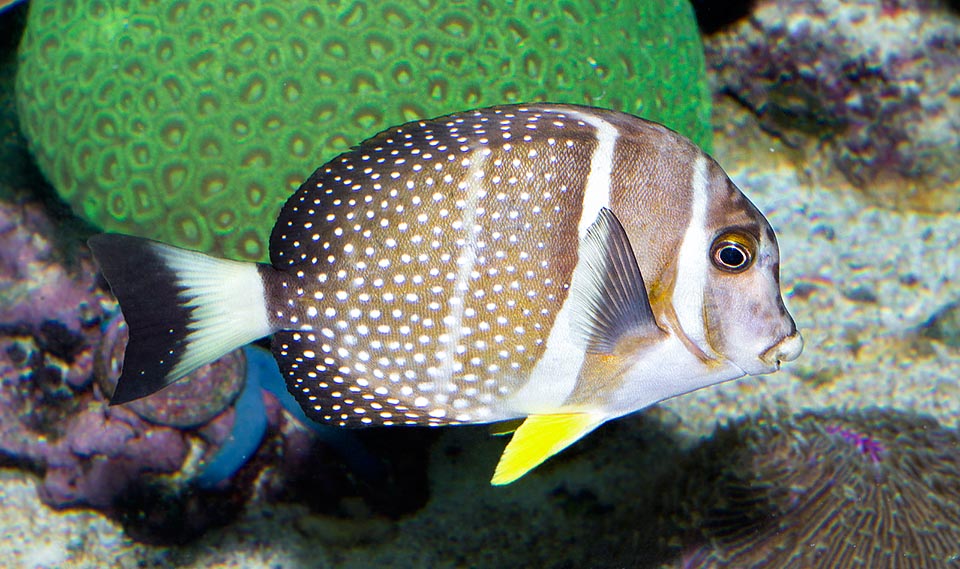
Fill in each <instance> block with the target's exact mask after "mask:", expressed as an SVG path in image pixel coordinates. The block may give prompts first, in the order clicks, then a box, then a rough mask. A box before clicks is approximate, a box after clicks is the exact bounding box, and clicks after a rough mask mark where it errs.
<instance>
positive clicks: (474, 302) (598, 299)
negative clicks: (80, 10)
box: [90, 104, 803, 484]
mask: <svg viewBox="0 0 960 569" xmlns="http://www.w3.org/2000/svg"><path fill="white" fill-rule="evenodd" d="M90 246H91V247H92V248H93V251H94V254H95V256H96V258H97V260H98V262H99V264H100V266H101V268H102V270H103V273H104V275H105V276H106V278H107V280H108V281H109V283H110V285H111V288H112V289H113V291H114V293H115V294H116V295H117V297H118V299H119V301H120V306H121V309H122V311H123V314H124V317H125V318H126V320H127V322H128V324H129V326H130V343H129V346H128V347H127V352H126V359H125V362H124V368H123V375H122V377H121V378H120V382H119V384H118V386H117V389H116V392H115V393H114V394H113V398H112V400H111V402H112V403H123V402H125V401H130V400H132V399H136V398H139V397H143V396H146V395H149V394H151V393H153V392H155V391H157V390H159V389H161V388H162V387H164V386H166V385H168V384H170V383H172V382H174V381H176V380H177V379H179V378H181V377H183V376H184V375H186V374H187V373H189V372H190V371H191V370H194V369H196V368H197V367H199V366H200V365H202V364H204V363H206V362H209V361H211V360H213V359H215V358H217V357H219V356H221V355H223V354H224V353H226V352H228V351H229V350H232V349H234V348H236V347H238V346H241V345H243V344H245V343H247V342H250V341H252V340H256V339H257V338H260V337H262V336H267V335H271V334H272V335H273V353H274V356H275V357H276V359H277V362H278V363H279V365H280V369H281V371H282V373H283V374H284V376H285V378H286V381H287V386H288V388H289V389H290V391H291V392H292V393H293V394H294V395H295V396H296V398H297V400H298V401H299V402H300V404H301V405H302V406H303V409H304V411H305V412H306V414H307V415H308V416H309V417H310V418H312V419H314V420H316V421H320V422H324V423H331V424H335V425H341V426H344V427H363V426H368V425H370V426H374V425H450V424H462V423H490V422H496V421H505V420H511V419H520V418H523V419H525V420H524V422H523V423H522V425H521V426H520V427H519V428H518V429H517V430H516V432H515V433H514V435H513V438H512V440H511V441H510V443H509V444H508V446H507V448H506V450H505V451H504V454H503V457H502V458H501V460H500V463H499V465H498V466H497V469H496V473H495V474H494V478H493V483H494V484H506V483H509V482H511V481H513V480H515V479H517V478H519V477H520V476H522V475H523V474H524V473H526V472H527V471H529V470H530V469H532V468H533V467H535V466H537V465H538V464H540V463H541V462H543V461H544V460H546V459H547V458H548V457H550V456H551V455H553V454H555V453H557V452H559V451H560V450H562V449H563V448H565V447H567V446H568V445H570V444H572V443H573V442H574V441H576V440H578V439H579V438H581V437H583V436H584V435H586V434H587V433H589V432H590V431H592V430H593V429H595V428H597V426H599V425H600V424H602V423H603V422H605V421H607V420H610V419H613V418H616V417H620V416H622V415H625V414H627V413H632V412H634V411H637V410H639V409H643V408H645V407H648V406H650V405H652V404H654V403H657V402H658V401H662V400H664V399H667V398H670V397H674V396H676V395H680V394H682V393H687V392H690V391H693V390H695V389H700V388H702V387H705V386H708V385H712V384H715V383H719V382H723V381H727V380H731V379H734V378H737V377H741V376H743V375H748V374H749V375H756V374H764V373H770V372H773V371H775V370H777V369H778V368H779V366H780V364H781V362H783V361H788V360H792V359H794V358H796V357H797V356H798V355H799V354H800V351H801V349H802V346H803V342H802V340H801V337H800V334H799V333H798V331H797V328H796V326H795V324H794V321H793V319H792V318H791V316H790V314H789V313H788V312H787V310H786V308H785V307H784V305H783V301H782V299H781V296H780V289H779V263H780V259H779V250H778V247H777V241H776V237H775V235H774V232H773V229H771V227H770V224H769V223H768V222H767V220H766V219H765V218H764V216H763V214H761V213H760V212H759V211H758V210H757V208H756V207H754V206H753V204H751V203H750V201H749V200H748V199H747V198H746V197H745V196H744V195H743V194H742V193H741V192H740V190H739V189H737V187H736V186H735V185H734V184H733V182H731V181H730V179H729V178H728V177H727V176H726V174H725V173H724V172H723V170H721V168H720V167H719V166H718V165H717V163H716V162H715V161H714V160H713V159H711V158H710V157H709V156H707V155H706V154H704V153H703V152H702V151H701V150H699V149H698V148H697V147H696V146H694V145H693V144H692V143H691V142H690V141H688V140H687V139H686V138H684V137H682V136H680V135H678V134H677V133H675V132H673V131H671V130H669V129H667V128H665V127H663V126H660V125H658V124H655V123H651V122H649V121H646V120H642V119H639V118H637V117H634V116H631V115H627V114H623V113H619V112H614V111H608V110H602V109H596V108H589V107H580V106H572V105H559V104H530V105H511V106H501V107H493V108H488V109H480V110H474V111H466V112H462V113H457V114H453V115H449V116H445V117H441V118H437V119H433V120H424V121H417V122H411V123H408V124H404V125H402V126H398V127H395V128H391V129H389V130H386V131H384V132H382V133H380V134H378V135H377V136H375V137H373V138H371V139H369V140H367V141H365V142H363V143H361V144H360V145H359V146H358V147H356V148H354V149H353V150H350V151H348V152H346V153H344V154H342V155H340V156H338V157H336V158H334V159H333V160H331V161H330V162H328V163H327V164H326V165H324V166H321V167H320V168H319V169H318V170H317V171H316V172H314V173H313V175H312V176H310V178H309V179H308V180H307V181H306V182H304V184H303V185H302V186H301V187H300V188H299V189H298V190H297V191H296V193H294V194H293V196H291V197H290V199H289V200H288V201H287V203H286V205H284V207H283V209H282V210H281V212H280V216H279V218H278V219H277V223H276V225H275V226H274V228H273V233H272V235H271V236H270V261H271V262H270V264H269V265H268V264H260V265H258V264H252V263H240V262H234V261H227V260H222V259H215V258H212V257H208V256H205V255H203V254H200V253H195V252H190V251H185V250H182V249H178V248H175V247H172V246H169V245H164V244H160V243H156V242H153V241H147V240H143V239H139V238H135V237H128V236H121V235H111V234H104V235H99V236H95V237H93V238H92V239H91V240H90Z"/></svg>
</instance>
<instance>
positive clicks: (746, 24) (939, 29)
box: [705, 0, 960, 212]
mask: <svg viewBox="0 0 960 569" xmlns="http://www.w3.org/2000/svg"><path fill="white" fill-rule="evenodd" d="M705 47H706V53H707V65H708V69H709V70H710V71H712V80H713V81H714V82H715V85H714V91H715V92H719V93H721V94H724V95H727V96H730V97H732V98H734V99H735V100H736V101H737V102H738V103H740V104H742V105H744V106H746V107H747V108H749V109H750V110H751V111H752V112H753V113H755V114H756V115H757V116H758V117H759V119H760V123H761V125H762V126H763V127H764V128H766V129H767V130H770V131H772V132H774V133H776V134H778V135H780V136H781V137H782V138H783V139H784V141H785V142H787V143H788V144H791V145H793V146H803V145H806V144H809V145H810V146H811V147H812V148H813V150H812V151H813V152H818V153H821V152H822V153H823V154H824V155H825V156H827V157H828V159H827V160H826V162H827V163H828V164H829V169H836V170H838V171H839V172H840V173H842V174H843V175H844V176H845V177H846V178H847V179H849V180H850V181H851V182H852V183H853V184H854V185H856V186H857V187H859V188H860V189H861V190H863V192H864V194H865V195H866V196H868V197H869V198H870V200H872V202H873V203H876V204H879V205H883V206H886V207H890V208H895V209H900V208H903V207H906V208H910V209H914V210H918V211H930V212H955V211H960V153H958V152H957V145H958V143H960V83H958V82H957V77H958V76H960V57H957V53H958V52H960V15H958V14H957V13H956V11H955V10H953V9H950V8H948V6H947V5H946V4H944V3H943V2H939V1H936V0H884V1H881V2H876V1H858V2H847V1H841V0H761V1H759V2H757V3H756V5H755V7H754V8H753V11H752V13H751V14H750V15H749V16H748V17H745V18H742V19H740V20H738V21H736V22H734V23H732V24H729V25H727V26H725V27H722V28H721V29H720V30H719V31H717V32H716V33H714V34H712V35H711V36H710V37H709V38H708V39H707V41H706V46H705ZM808 141H809V142H808Z"/></svg>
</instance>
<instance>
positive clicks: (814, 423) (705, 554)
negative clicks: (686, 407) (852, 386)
mask: <svg viewBox="0 0 960 569" xmlns="http://www.w3.org/2000/svg"><path fill="white" fill-rule="evenodd" d="M688 460H689V463H687V464H686V465H685V466H684V471H688V472H689V473H690V474H688V475H687V477H686V478H687V479H686V480H685V482H684V483H682V484H679V485H677V486H671V488H673V489H674V494H673V497H674V498H675V499H677V500H678V501H679V502H680V503H681V504H682V506H681V507H680V508H679V509H678V510H674V511H673V512H674V513H673V514H671V516H672V519H673V520H674V523H676V525H677V526H678V527H680V528H681V531H680V537H675V538H674V547H675V548H676V549H678V550H679V559H678V561H677V563H676V564H675V565H672V566H673V567H682V568H683V569H705V568H726V567H730V568H733V567H736V568H738V569H739V568H751V567H777V568H787V569H789V568H798V569H799V568H805V567H830V568H833V569H848V568H853V567H858V568H859V567H863V568H867V567H904V568H928V567H929V568H934V567H947V566H953V565H950V564H951V563H952V564H957V563H960V434H958V433H957V432H956V431H954V430H951V429H945V428H943V427H941V426H940V425H939V424H938V423H937V422H936V421H934V420H933V419H931V418H928V417H923V416H918V415H914V414H909V413H905V412H898V411H895V410H891V409H872V410H867V411H863V412H840V411H818V412H807V413H803V414H800V415H796V416H793V417H786V416H776V417H774V416H769V415H765V416H762V417H759V418H753V419H748V420H744V421H741V422H739V423H737V424H734V425H732V426H730V427H729V428H726V429H721V430H720V431H719V432H718V433H717V435H715V436H714V437H713V438H712V439H710V440H708V441H706V442H705V443H704V444H703V445H701V446H700V447H699V448H697V449H695V450H694V451H693V452H692V453H691V455H690V456H689V457H688ZM674 535H676V534H674ZM679 544H682V546H680V545H679Z"/></svg>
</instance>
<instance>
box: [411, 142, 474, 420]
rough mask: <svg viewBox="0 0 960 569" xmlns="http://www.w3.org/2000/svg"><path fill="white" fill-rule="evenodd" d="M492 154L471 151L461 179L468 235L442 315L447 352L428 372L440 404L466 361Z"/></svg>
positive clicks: (463, 225)
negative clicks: (467, 318)
mask: <svg viewBox="0 0 960 569" xmlns="http://www.w3.org/2000/svg"><path fill="white" fill-rule="evenodd" d="M489 155H490V149H489V148H486V147H483V148H481V149H479V150H476V151H474V152H473V153H471V155H470V158H469V160H470V166H469V168H467V173H466V175H464V177H463V179H462V180H461V181H460V189H461V191H463V192H464V194H465V196H464V200H463V202H464V204H463V207H462V208H461V209H460V215H461V218H460V227H461V228H462V230H463V232H464V235H465V237H464V239H463V243H462V244H461V245H460V254H459V256H458V257H457V280H456V281H455V282H454V284H453V291H452V292H451V293H450V298H449V300H448V301H447V306H448V308H449V312H447V315H446V316H445V317H444V318H443V324H444V332H445V334H444V339H445V341H443V342H441V345H442V346H443V350H444V351H445V352H446V355H445V358H444V360H443V362H441V363H440V365H438V366H436V367H434V368H430V370H429V371H428V374H429V375H430V379H431V380H433V383H434V390H433V391H434V396H433V398H434V402H435V403H437V404H440V405H442V404H445V403H446V402H447V399H448V398H449V396H450V393H451V392H452V388H451V385H452V384H451V382H452V381H453V378H454V376H455V375H456V374H457V373H459V372H460V371H462V369H463V363H462V362H460V361H459V360H458V356H459V355H460V354H459V353H458V352H460V351H464V350H465V348H463V347H462V346H461V345H460V342H461V340H462V339H463V313H464V310H465V308H466V300H465V298H466V296H467V293H468V292H470V281H471V280H473V279H474V278H475V274H474V273H475V271H476V264H477V249H478V244H477V231H478V228H477V207H478V206H479V202H480V199H481V198H482V197H483V196H484V185H483V167H484V165H485V164H486V160H487V156H489ZM421 390H423V388H422V387H421Z"/></svg>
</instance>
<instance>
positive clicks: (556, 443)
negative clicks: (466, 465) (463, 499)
mask: <svg viewBox="0 0 960 569" xmlns="http://www.w3.org/2000/svg"><path fill="white" fill-rule="evenodd" d="M602 422H603V417H601V416H598V415H596V414H593V413H561V414H556V415H530V416H529V417H527V419H526V420H525V421H524V422H523V424H522V425H520V427H519V428H517V430H516V432H515V433H514V434H513V438H512V439H510V443H509V444H507V448H506V449H504V451H503V456H501V457H500V462H499V463H498V464H497V470H496V472H494V473H493V479H492V480H491V481H490V483H491V484H493V485H494V486H502V485H504V484H510V483H511V482H513V481H514V480H516V479H518V478H520V477H521V476H523V475H524V474H526V473H527V472H530V471H531V470H533V469H534V468H535V467H536V466H538V465H539V464H540V463H542V462H543V461H545V460H547V459H548V458H550V457H551V456H553V455H555V454H557V453H558V452H560V451H562V450H563V449H565V448H567V447H568V446H570V445H572V444H573V443H575V442H576V441H577V440H579V439H580V438H581V437H583V436H584V435H586V434H587V433H589V432H590V431H592V430H594V429H596V428H597V427H598V426H599V425H600V423H602Z"/></svg>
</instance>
